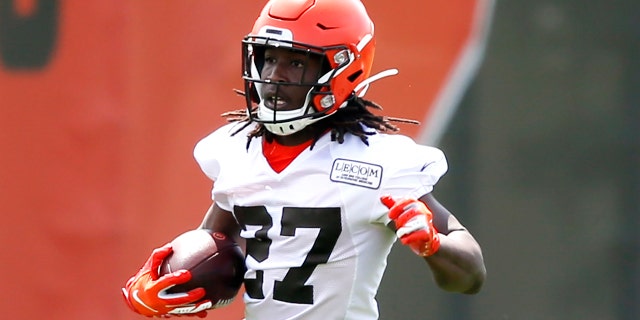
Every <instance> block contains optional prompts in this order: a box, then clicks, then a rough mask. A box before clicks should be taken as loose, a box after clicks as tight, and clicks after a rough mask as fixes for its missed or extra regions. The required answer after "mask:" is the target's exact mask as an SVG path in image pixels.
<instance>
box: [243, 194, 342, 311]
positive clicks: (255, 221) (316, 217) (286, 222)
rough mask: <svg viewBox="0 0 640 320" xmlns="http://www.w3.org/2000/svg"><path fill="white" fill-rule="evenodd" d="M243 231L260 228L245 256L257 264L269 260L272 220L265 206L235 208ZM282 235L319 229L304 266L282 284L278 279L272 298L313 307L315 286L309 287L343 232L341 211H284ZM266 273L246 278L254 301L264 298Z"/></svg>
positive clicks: (329, 209)
mask: <svg viewBox="0 0 640 320" xmlns="http://www.w3.org/2000/svg"><path fill="white" fill-rule="evenodd" d="M233 210H234V213H235V216H236V218H237V219H238V223H239V224H240V227H241V228H242V229H243V230H247V226H257V227H260V229H258V230H257V231H256V233H255V238H252V239H247V247H246V251H247V252H246V254H247V256H251V257H253V259H255V260H256V261H258V262H262V261H264V260H266V259H267V258H269V248H270V246H271V243H272V240H271V239H269V237H268V236H267V232H268V231H269V229H271V227H273V219H271V216H270V215H269V213H268V212H267V209H266V208H265V207H264V206H252V207H240V206H235V207H234V208H233ZM281 224H282V225H281V231H280V235H281V236H287V237H293V236H295V232H296V229H298V228H315V229H319V232H318V237H317V238H316V239H315V242H314V243H313V246H311V249H310V250H309V252H308V253H307V255H306V258H305V260H304V262H303V263H302V265H301V266H299V267H294V268H290V269H289V271H287V274H286V275H285V277H284V278H283V279H282V281H279V280H275V283H274V285H273V299H275V300H280V301H284V302H290V303H300V304H313V286H310V285H306V284H305V283H306V281H307V280H308V279H309V277H310V276H311V274H312V273H313V271H314V270H315V268H316V266H317V265H319V264H322V263H326V262H327V261H328V260H329V256H330V255H331V252H332V251H333V248H334V247H335V245H336V242H337V241H338V237H339V236H340V233H341V232H342V223H341V220H340V208H297V207H285V208H283V210H282V221H281ZM263 281H264V280H263V271H262V270H258V271H256V278H255V279H245V282H244V284H245V290H246V292H247V294H248V295H249V296H250V297H251V298H254V299H264V293H263V291H262V283H263Z"/></svg>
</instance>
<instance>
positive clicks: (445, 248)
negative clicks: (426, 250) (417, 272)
mask: <svg viewBox="0 0 640 320" xmlns="http://www.w3.org/2000/svg"><path fill="white" fill-rule="evenodd" d="M425 260H426V261H427V263H428V264H429V267H430V268H431V271H432V273H433V276H434V279H435V281H436V283H437V284H438V286H439V287H440V288H442V289H444V290H446V291H451V292H461V293H468V294H474V293H477V292H478V291H480V288H481V287H482V284H483V283H484V279H485V277H486V269H485V266H484V259H483V257H482V251H481V250H480V246H479V245H478V243H477V242H476V241H475V239H473V237H472V236H471V234H469V233H468V232H467V231H464V230H461V231H453V232H451V233H449V234H448V235H441V236H440V249H439V250H438V252H436V253H435V254H434V255H432V256H429V257H425Z"/></svg>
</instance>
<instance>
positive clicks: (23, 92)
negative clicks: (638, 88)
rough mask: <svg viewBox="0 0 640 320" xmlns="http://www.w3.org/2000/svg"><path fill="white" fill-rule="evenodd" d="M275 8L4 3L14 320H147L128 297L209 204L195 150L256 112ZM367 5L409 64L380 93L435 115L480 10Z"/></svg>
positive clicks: (452, 1)
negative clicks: (255, 57) (262, 12)
mask: <svg viewBox="0 0 640 320" xmlns="http://www.w3.org/2000/svg"><path fill="white" fill-rule="evenodd" d="M247 2H250V3H247ZM263 3H264V2H263V1H240V2H238V1H236V2H229V1H222V0H215V1H214V0H190V1H162V2H158V1H157V0H153V1H152V0H137V1H125V0H113V1H97V0H94V1H79V0H76V1H73V0H66V1H65V0H41V1H38V0H13V1H12V0H0V53H1V55H0V128H1V129H0V148H1V149H0V150H1V151H2V155H1V156H0V168H1V169H0V190H1V192H0V205H1V206H2V209H3V217H4V223H3V224H2V230H1V232H0V241H1V242H0V243H1V244H2V247H3V249H2V250H0V252H1V258H2V262H3V263H2V269H1V271H3V272H2V274H3V278H4V279H3V290H2V293H0V310H2V313H3V316H2V318H3V319H7V320H13V319H49V320H58V319H60V320H62V319H65V320H66V319H92V320H100V319H141V317H137V316H136V315H134V314H133V313H131V312H130V311H128V309H126V307H125V305H124V303H123V302H122V301H121V299H120V293H119V290H120V287H121V286H122V285H123V284H124V282H125V281H126V279H127V278H128V277H129V276H130V275H131V274H133V273H135V272H136V271H137V269H138V268H139V267H140V266H141V264H142V263H143V262H144V259H146V257H147V255H148V254H149V253H150V251H151V249H152V248H154V247H156V246H158V245H161V244H162V243H164V242H166V241H168V240H169V239H171V238H173V237H174V236H175V235H177V234H178V233H180V232H182V231H184V230H186V229H190V228H194V227H195V226H197V225H198V224H199V222H200V219H201V217H202V214H203V213H204V211H205V210H206V208H207V207H208V205H209V192H210V182H209V181H208V180H207V179H206V178H205V177H204V175H203V174H202V173H201V172H200V171H199V169H198V168H197V165H196V164H195V162H194V161H193V159H192V156H191V151H192V147H193V145H194V144H195V142H196V141H197V140H198V139H199V138H201V137H203V136H204V135H206V134H207V133H208V132H209V131H211V130H213V129H214V128H215V127H216V126H218V125H220V124H222V123H223V120H222V119H221V118H220V117H219V114H220V113H222V112H223V111H226V110H229V109H235V108H239V107H242V106H243V104H244V102H243V99H241V98H239V97H237V96H236V95H235V94H234V93H233V92H232V88H242V83H241V81H240V72H241V71H240V39H241V38H242V36H243V35H244V34H245V33H246V32H247V31H248V30H250V27H251V25H252V23H253V20H254V18H255V17H256V15H257V13H258V12H259V9H260V8H261V6H262V5H263ZM365 4H366V5H367V6H368V8H369V11H370V14H371V15H372V17H373V18H374V21H376V27H377V30H376V31H377V32H378V33H377V34H378V50H377V60H376V63H375V65H374V69H375V70H377V71H381V70H384V69H387V68H392V67H396V68H399V69H400V74H399V75H398V76H396V77H393V78H388V79H385V80H381V81H380V82H377V83H375V84H373V86H372V88H371V90H370V92H369V94H368V95H367V97H369V98H371V99H372V100H374V101H377V102H379V103H380V104H381V105H382V106H384V107H385V114H387V115H391V116H398V117H407V118H414V119H418V120H423V119H425V117H426V115H427V114H428V112H429V107H430V106H431V104H432V102H433V101H434V100H435V99H436V97H437V93H438V92H439V90H440V89H441V88H442V86H444V85H445V83H446V82H445V80H446V79H447V76H448V74H449V72H450V71H451V69H452V67H453V66H454V65H455V63H456V61H457V60H456V59H457V58H458V57H459V56H460V52H461V50H462V49H463V47H464V45H465V44H466V41H467V40H468V37H469V34H470V31H471V20H472V17H473V12H474V7H473V6H474V5H475V2H473V1H468V0H430V1H424V0H409V1H405V2H404V3H403V4H402V6H401V7H391V6H390V5H389V2H388V1H384V0H377V1H373V0H370V1H365ZM241 7H242V8H241ZM28 26H33V27H34V28H33V29H31V28H30V27H28ZM419 129H421V127H416V126H402V130H403V131H404V132H405V133H408V134H410V135H413V136H417V135H418V132H419ZM241 307H242V305H241V302H240V301H239V300H238V301H237V302H236V303H234V304H233V305H232V306H231V307H228V308H225V309H222V310H217V311H215V312H212V314H214V315H226V316H225V317H224V319H240V318H241ZM210 318H211V319H214V318H216V317H215V316H210ZM218 318H220V317H218Z"/></svg>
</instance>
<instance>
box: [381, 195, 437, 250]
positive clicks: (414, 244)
mask: <svg viewBox="0 0 640 320" xmlns="http://www.w3.org/2000/svg"><path fill="white" fill-rule="evenodd" d="M380 201H382V204H384V205H385V206H387V208H389V218H391V219H392V220H393V221H394V222H395V224H396V235H397V236H398V238H400V241H402V244H404V245H406V246H409V247H410V248H411V250H413V252H415V253H416V254H417V255H419V256H422V257H428V256H430V255H432V254H434V253H436V252H437V251H438V249H439V248H440V237H439V235H438V230H436V228H435V227H434V226H433V213H431V210H429V208H427V206H426V205H425V204H424V203H423V202H422V201H420V200H417V199H412V198H403V199H399V200H396V199H394V198H392V197H391V196H382V197H380Z"/></svg>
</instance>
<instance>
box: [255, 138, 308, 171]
mask: <svg viewBox="0 0 640 320" xmlns="http://www.w3.org/2000/svg"><path fill="white" fill-rule="evenodd" d="M311 142H312V140H309V141H306V142H303V143H302V144H299V145H296V146H285V145H281V144H279V143H278V142H276V141H275V140H273V142H267V140H266V139H263V140H262V154H263V155H264V157H265V158H266V159H267V162H268V163H269V166H271V169H273V171H275V172H277V173H280V172H282V170H284V169H285V168H286V167H287V166H288V165H289V164H290V163H291V162H292V161H293V159H295V158H296V157H297V156H298V155H299V154H300V153H302V151H303V150H304V149H306V148H308V147H309V146H310V145H311Z"/></svg>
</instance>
